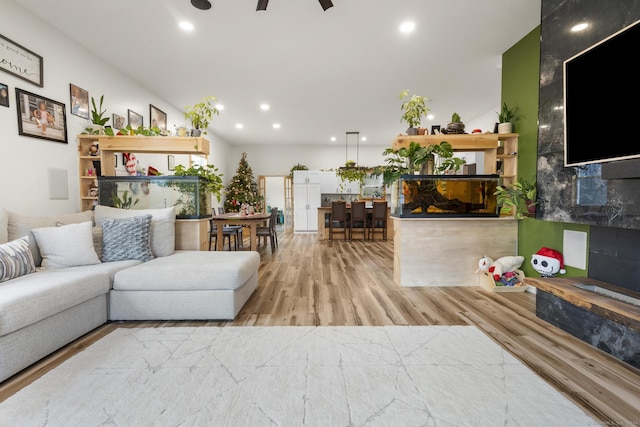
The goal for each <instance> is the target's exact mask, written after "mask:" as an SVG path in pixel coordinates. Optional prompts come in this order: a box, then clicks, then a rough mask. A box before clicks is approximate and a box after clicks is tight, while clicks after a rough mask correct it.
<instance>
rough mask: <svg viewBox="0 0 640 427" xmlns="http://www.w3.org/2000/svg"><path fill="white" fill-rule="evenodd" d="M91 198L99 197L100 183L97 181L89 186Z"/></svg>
mask: <svg viewBox="0 0 640 427" xmlns="http://www.w3.org/2000/svg"><path fill="white" fill-rule="evenodd" d="M89 197H98V183H97V182H96V181H93V182H92V183H91V185H89Z"/></svg>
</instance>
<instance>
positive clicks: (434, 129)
mask: <svg viewBox="0 0 640 427" xmlns="http://www.w3.org/2000/svg"><path fill="white" fill-rule="evenodd" d="M439 133H440V125H432V126H431V135H438V134H439Z"/></svg>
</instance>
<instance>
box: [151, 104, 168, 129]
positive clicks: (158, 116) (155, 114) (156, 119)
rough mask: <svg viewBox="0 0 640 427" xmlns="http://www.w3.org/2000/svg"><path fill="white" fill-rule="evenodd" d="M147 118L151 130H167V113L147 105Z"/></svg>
mask: <svg viewBox="0 0 640 427" xmlns="http://www.w3.org/2000/svg"><path fill="white" fill-rule="evenodd" d="M149 118H150V120H151V121H150V123H151V126H150V127H152V128H159V129H160V130H167V113H165V112H164V111H162V110H160V109H159V108H157V107H155V106H153V105H151V104H149Z"/></svg>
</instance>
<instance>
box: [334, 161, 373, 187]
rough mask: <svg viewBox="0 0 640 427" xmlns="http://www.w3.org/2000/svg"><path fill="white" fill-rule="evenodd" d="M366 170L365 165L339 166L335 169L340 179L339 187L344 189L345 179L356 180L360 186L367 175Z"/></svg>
mask: <svg viewBox="0 0 640 427" xmlns="http://www.w3.org/2000/svg"><path fill="white" fill-rule="evenodd" d="M367 170H368V168H366V167H356V166H344V167H341V168H339V169H338V170H337V171H336V175H338V177H339V178H340V181H342V183H341V185H340V188H342V189H344V185H345V184H346V182H347V181H351V182H358V183H360V186H362V183H363V182H364V179H365V177H366V176H367Z"/></svg>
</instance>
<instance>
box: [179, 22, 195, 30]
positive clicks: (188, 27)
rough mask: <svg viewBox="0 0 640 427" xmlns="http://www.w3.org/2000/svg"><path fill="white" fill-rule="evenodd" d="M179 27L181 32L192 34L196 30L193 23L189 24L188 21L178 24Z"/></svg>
mask: <svg viewBox="0 0 640 427" xmlns="http://www.w3.org/2000/svg"><path fill="white" fill-rule="evenodd" d="M178 26H179V27H180V29H181V30H183V31H188V32H191V31H193V29H194V26H193V24H192V23H191V22H187V21H180V22H179V23H178Z"/></svg>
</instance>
